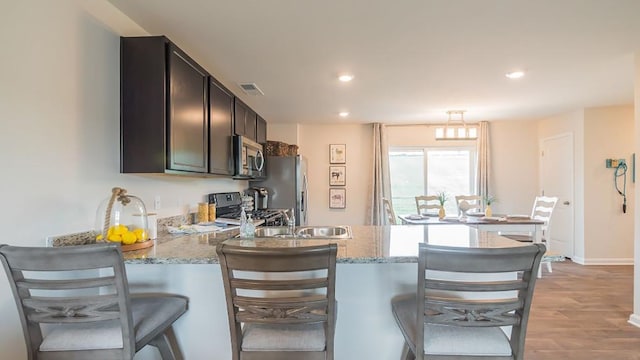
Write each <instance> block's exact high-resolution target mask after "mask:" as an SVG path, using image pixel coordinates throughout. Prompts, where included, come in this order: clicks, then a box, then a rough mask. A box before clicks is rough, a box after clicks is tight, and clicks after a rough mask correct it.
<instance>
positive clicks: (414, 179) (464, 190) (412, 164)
mask: <svg viewBox="0 0 640 360" xmlns="http://www.w3.org/2000/svg"><path fill="white" fill-rule="evenodd" d="M475 162H476V160H475V148H471V147H455V148H454V147H437V148H436V147H434V148H405V147H402V148H400V147H396V148H391V149H390V150H389V171H390V173H391V201H392V203H393V210H394V211H395V212H396V214H398V215H400V214H415V213H416V202H415V197H416V196H417V195H436V194H437V193H438V192H441V191H444V192H446V193H447V195H448V200H447V202H446V203H445V210H446V212H447V214H448V215H449V216H452V215H456V214H457V212H458V210H457V207H456V204H455V196H456V195H469V194H474V193H475Z"/></svg>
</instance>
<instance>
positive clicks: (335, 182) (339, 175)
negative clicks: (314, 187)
mask: <svg viewBox="0 0 640 360" xmlns="http://www.w3.org/2000/svg"><path fill="white" fill-rule="evenodd" d="M329 185H330V186H345V185H347V167H346V166H329Z"/></svg>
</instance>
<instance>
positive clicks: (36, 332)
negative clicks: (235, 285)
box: [0, 244, 188, 360]
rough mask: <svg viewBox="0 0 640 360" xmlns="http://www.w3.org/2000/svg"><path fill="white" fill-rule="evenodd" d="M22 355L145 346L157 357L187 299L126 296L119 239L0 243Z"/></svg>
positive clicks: (125, 355)
mask: <svg viewBox="0 0 640 360" xmlns="http://www.w3.org/2000/svg"><path fill="white" fill-rule="evenodd" d="M0 260H1V261H2V265H3V266H4V269H5V271H6V273H7V277H8V278H9V285H10V287H11V290H12V292H13V297H14V299H15V302H16V305H17V308H18V313H19V316H20V320H21V323H22V330H23V333H24V338H25V342H26V345H27V357H28V359H29V360H62V359H64V360H74V359H101V360H102V359H133V357H134V355H135V353H136V352H137V351H139V350H140V349H142V348H143V347H144V346H145V345H152V346H154V347H156V348H157V349H158V350H159V352H160V354H161V356H162V359H165V360H166V359H176V357H177V356H181V355H180V352H179V350H178V349H175V350H174V349H172V346H171V344H170V341H169V336H171V335H172V329H171V325H172V324H173V322H174V321H176V320H177V319H178V318H179V317H180V316H181V315H182V314H184V313H185V312H186V310H187V303H188V300H187V298H185V297H183V296H177V295H169V294H140V295H130V294H129V288H128V283H127V276H126V271H125V266H124V263H123V258H122V251H121V249H120V245H119V244H97V245H81V246H66V247H57V248H43V247H18V246H9V245H0Z"/></svg>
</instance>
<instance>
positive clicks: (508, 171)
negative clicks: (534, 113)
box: [489, 120, 539, 214]
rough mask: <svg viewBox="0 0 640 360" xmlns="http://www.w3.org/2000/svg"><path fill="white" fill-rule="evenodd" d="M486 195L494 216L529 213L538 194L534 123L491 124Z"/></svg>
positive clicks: (535, 128) (536, 148)
mask: <svg viewBox="0 0 640 360" xmlns="http://www.w3.org/2000/svg"><path fill="white" fill-rule="evenodd" d="M489 128H490V130H489V131H490V135H489V137H490V139H491V170H492V173H491V182H490V192H491V193H493V194H495V196H496V198H497V199H498V201H497V202H496V204H495V205H492V209H493V211H494V213H498V214H529V213H531V206H532V205H533V200H534V199H535V197H536V195H537V194H538V193H539V192H538V178H539V175H538V138H537V137H536V136H535V134H536V133H537V122H536V121H523V120H514V121H492V122H491V123H490V126H489Z"/></svg>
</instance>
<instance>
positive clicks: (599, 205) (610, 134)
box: [584, 106, 635, 264]
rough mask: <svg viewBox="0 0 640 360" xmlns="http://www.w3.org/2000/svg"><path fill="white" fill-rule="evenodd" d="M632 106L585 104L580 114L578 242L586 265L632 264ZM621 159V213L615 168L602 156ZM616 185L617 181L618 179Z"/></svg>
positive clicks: (619, 181)
mask: <svg viewBox="0 0 640 360" xmlns="http://www.w3.org/2000/svg"><path fill="white" fill-rule="evenodd" d="M633 122H634V118H633V106H614V107H601V108H588V109H585V112H584V123H585V126H584V143H585V147H584V172H585V173H584V196H585V203H584V205H585V206H584V246H585V260H586V261H588V262H587V263H589V264H600V263H627V264H633V257H632V254H633V218H634V214H635V206H633V199H634V194H635V184H634V183H633V182H632V179H631V172H632V167H631V154H632V153H633V151H634V150H633V149H634V148H633V144H634V136H633V129H634V124H633ZM607 158H614V159H625V160H626V161H627V164H629V167H628V172H627V174H626V178H627V213H626V214H624V213H623V212H622V197H621V196H620V195H619V194H618V192H617V191H616V190H615V186H614V180H613V178H614V172H615V169H608V168H606V167H605V159H607ZM618 186H619V187H620V188H622V186H623V179H622V178H620V179H618Z"/></svg>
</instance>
